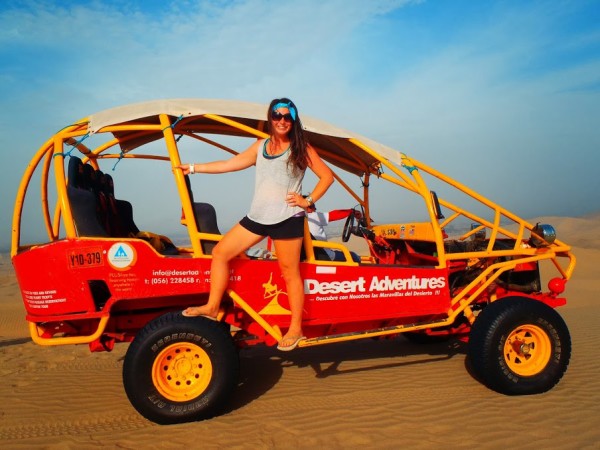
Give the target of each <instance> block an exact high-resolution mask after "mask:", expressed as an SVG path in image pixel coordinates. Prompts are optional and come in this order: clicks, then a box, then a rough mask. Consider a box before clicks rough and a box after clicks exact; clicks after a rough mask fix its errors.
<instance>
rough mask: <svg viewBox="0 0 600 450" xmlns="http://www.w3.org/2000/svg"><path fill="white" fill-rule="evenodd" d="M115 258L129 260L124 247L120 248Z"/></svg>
mask: <svg viewBox="0 0 600 450" xmlns="http://www.w3.org/2000/svg"><path fill="white" fill-rule="evenodd" d="M115 258H127V253H126V252H125V250H124V249H123V247H122V246H119V249H118V250H117V252H116V253H115Z"/></svg>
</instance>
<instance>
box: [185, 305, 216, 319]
mask: <svg viewBox="0 0 600 450" xmlns="http://www.w3.org/2000/svg"><path fill="white" fill-rule="evenodd" d="M218 313H219V310H212V309H211V308H209V307H208V305H202V306H190V307H189V308H187V309H185V310H183V312H182V313H181V314H183V315H184V316H185V317H199V316H205V317H208V318H209V319H216V318H217V314H218Z"/></svg>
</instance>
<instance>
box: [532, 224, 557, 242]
mask: <svg viewBox="0 0 600 450" xmlns="http://www.w3.org/2000/svg"><path fill="white" fill-rule="evenodd" d="M531 231H532V235H531V244H532V245H533V246H534V247H542V246H543V245H550V244H552V243H553V242H554V241H555V240H556V230H555V229H554V227H553V226H552V225H548V224H545V223H538V224H537V225H536V226H535V227H534V228H533V230H531ZM540 238H541V239H540Z"/></svg>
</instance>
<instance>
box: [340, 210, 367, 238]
mask: <svg viewBox="0 0 600 450" xmlns="http://www.w3.org/2000/svg"><path fill="white" fill-rule="evenodd" d="M359 206H360V209H361V211H360V212H361V216H360V219H358V224H357V226H354V222H355V221H356V212H357V208H358V206H357V207H354V208H352V212H351V213H350V214H349V215H348V218H347V219H346V223H345V224H344V231H342V242H348V241H349V240H350V235H351V234H355V235H356V236H363V233H362V232H361V231H363V229H366V228H367V219H366V218H365V209H364V208H363V207H362V205H359ZM365 231H366V230H365Z"/></svg>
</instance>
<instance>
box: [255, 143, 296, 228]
mask: <svg viewBox="0 0 600 450" xmlns="http://www.w3.org/2000/svg"><path fill="white" fill-rule="evenodd" d="M267 142H268V139H266V140H265V141H264V142H263V145H262V151H261V150H260V148H259V150H258V154H257V155H256V180H255V182H254V198H253V199H252V204H251V205H250V212H249V213H248V218H249V219H251V220H253V221H255V222H258V223H261V224H263V225H272V224H275V223H279V222H282V221H284V220H286V219H289V218H290V217H292V216H294V215H296V214H298V213H301V212H303V211H304V210H303V209H302V208H300V207H299V206H288V204H287V203H286V201H285V199H286V196H287V194H288V192H297V193H299V194H301V193H302V180H303V178H304V171H302V172H301V173H300V174H298V175H296V176H294V174H293V173H291V171H288V167H287V162H288V159H289V157H290V154H291V150H290V149H289V148H288V149H287V150H286V151H285V152H283V153H282V154H281V155H277V156H269V155H268V154H267V148H266V146H267Z"/></svg>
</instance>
